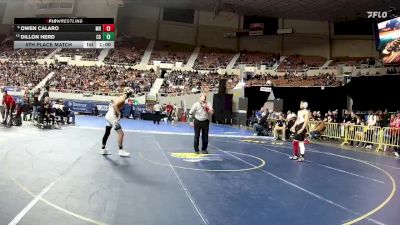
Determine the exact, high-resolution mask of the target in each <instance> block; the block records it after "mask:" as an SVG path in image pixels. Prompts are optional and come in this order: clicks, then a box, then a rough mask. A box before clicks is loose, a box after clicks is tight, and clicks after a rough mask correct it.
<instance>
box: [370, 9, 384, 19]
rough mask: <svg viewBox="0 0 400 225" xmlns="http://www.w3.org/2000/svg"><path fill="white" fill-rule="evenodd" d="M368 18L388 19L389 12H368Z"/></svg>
mask: <svg viewBox="0 0 400 225" xmlns="http://www.w3.org/2000/svg"><path fill="white" fill-rule="evenodd" d="M367 15H368V18H378V19H385V18H387V17H388V12H386V11H367Z"/></svg>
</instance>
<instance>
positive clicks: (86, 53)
mask: <svg viewBox="0 0 400 225" xmlns="http://www.w3.org/2000/svg"><path fill="white" fill-rule="evenodd" d="M100 51H101V50H100V49H62V50H61V52H60V54H61V56H62V57H74V56H75V55H80V56H82V60H85V61H96V60H97V57H98V56H99V54H100Z"/></svg>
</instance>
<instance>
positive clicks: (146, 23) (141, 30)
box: [117, 4, 160, 39]
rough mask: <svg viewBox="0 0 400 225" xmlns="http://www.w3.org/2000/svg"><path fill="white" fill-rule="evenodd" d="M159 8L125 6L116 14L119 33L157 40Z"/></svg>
mask: <svg viewBox="0 0 400 225" xmlns="http://www.w3.org/2000/svg"><path fill="white" fill-rule="evenodd" d="M159 15H160V8H156V7H150V6H143V5H133V4H127V5H125V7H123V8H121V9H120V10H119V13H118V26H117V28H118V29H119V32H122V33H125V34H127V35H131V36H135V37H145V38H148V39H157V26H158V18H159Z"/></svg>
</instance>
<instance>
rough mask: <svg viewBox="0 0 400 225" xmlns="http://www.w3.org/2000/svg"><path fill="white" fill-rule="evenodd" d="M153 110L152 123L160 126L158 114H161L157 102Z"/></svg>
mask: <svg viewBox="0 0 400 225" xmlns="http://www.w3.org/2000/svg"><path fill="white" fill-rule="evenodd" d="M153 110H154V118H153V123H154V124H156V122H157V124H158V125H160V114H161V106H160V104H159V103H158V102H156V104H155V105H154V107H153Z"/></svg>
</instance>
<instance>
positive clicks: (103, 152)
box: [100, 148, 111, 155]
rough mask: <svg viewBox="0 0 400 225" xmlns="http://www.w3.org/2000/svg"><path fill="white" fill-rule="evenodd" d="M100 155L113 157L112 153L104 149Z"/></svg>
mask: <svg viewBox="0 0 400 225" xmlns="http://www.w3.org/2000/svg"><path fill="white" fill-rule="evenodd" d="M100 154H101V155H111V152H110V151H108V150H107V149H105V148H104V149H101V150H100Z"/></svg>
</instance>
